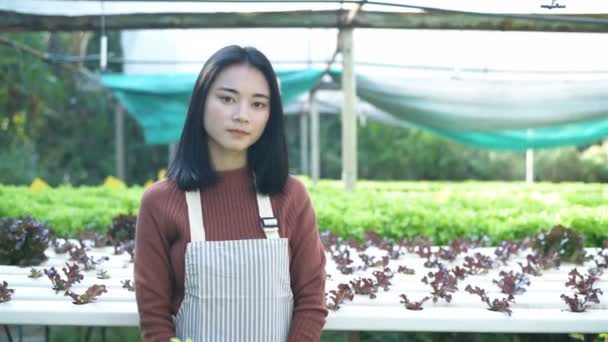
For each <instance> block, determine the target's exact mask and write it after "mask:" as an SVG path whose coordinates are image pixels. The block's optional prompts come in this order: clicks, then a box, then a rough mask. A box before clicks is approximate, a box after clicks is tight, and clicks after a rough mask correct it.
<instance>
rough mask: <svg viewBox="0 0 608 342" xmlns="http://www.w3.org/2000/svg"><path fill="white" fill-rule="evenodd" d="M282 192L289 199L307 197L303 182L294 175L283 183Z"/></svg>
mask: <svg viewBox="0 0 608 342" xmlns="http://www.w3.org/2000/svg"><path fill="white" fill-rule="evenodd" d="M283 192H284V193H285V195H287V196H289V197H292V196H295V197H302V196H304V197H308V191H306V185H304V182H302V181H301V180H300V179H299V178H298V177H296V176H294V175H289V176H287V181H286V182H285V189H284V190H283Z"/></svg>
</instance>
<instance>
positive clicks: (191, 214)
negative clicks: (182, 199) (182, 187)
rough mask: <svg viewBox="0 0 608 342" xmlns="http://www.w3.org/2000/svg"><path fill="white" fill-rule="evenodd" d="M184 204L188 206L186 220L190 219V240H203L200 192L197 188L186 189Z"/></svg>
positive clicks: (203, 229) (203, 230) (203, 228)
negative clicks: (192, 189)
mask: <svg viewBox="0 0 608 342" xmlns="http://www.w3.org/2000/svg"><path fill="white" fill-rule="evenodd" d="M186 204H187V206H188V220H190V241H191V242H196V241H205V227H204V225H203V208H202V207H201V194H200V192H199V191H198V189H196V190H194V191H186Z"/></svg>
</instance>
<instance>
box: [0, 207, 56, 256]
mask: <svg viewBox="0 0 608 342" xmlns="http://www.w3.org/2000/svg"><path fill="white" fill-rule="evenodd" d="M50 240H51V231H50V229H49V228H48V227H47V225H46V223H44V222H39V221H36V220H34V219H33V218H32V217H31V216H24V217H20V218H17V219H14V218H10V217H7V218H4V219H0V265H16V266H30V265H40V264H41V263H42V262H43V261H45V260H46V259H47V256H46V255H45V254H44V251H45V250H46V249H47V248H48V246H49V242H50Z"/></svg>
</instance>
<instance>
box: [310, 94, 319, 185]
mask: <svg viewBox="0 0 608 342" xmlns="http://www.w3.org/2000/svg"><path fill="white" fill-rule="evenodd" d="M316 94H317V92H316V91H313V92H311V93H310V97H309V98H308V102H309V108H310V142H311V149H310V156H311V160H312V163H311V164H312V168H311V176H312V182H313V184H314V185H317V183H318V182H319V178H320V174H321V172H320V170H321V162H320V161H321V155H320V149H319V146H320V139H321V132H320V126H319V107H318V106H317V101H316V100H315V96H316Z"/></svg>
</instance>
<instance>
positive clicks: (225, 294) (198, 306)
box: [175, 193, 293, 342]
mask: <svg viewBox="0 0 608 342" xmlns="http://www.w3.org/2000/svg"><path fill="white" fill-rule="evenodd" d="M196 195H197V196H196V197H195V196H194V195H193V196H191V197H190V196H188V197H190V199H189V200H187V201H188V211H190V210H191V208H192V207H196V206H197V204H198V206H200V196H199V195H198V193H197V194H196ZM188 197H187V198H188ZM192 199H198V200H197V201H192ZM268 204H269V203H268ZM262 206H263V205H260V203H258V207H262ZM196 211H197V209H194V210H193V212H194V213H193V214H194V215H197V214H198V213H196ZM201 212H202V211H201ZM190 217H193V216H190ZM190 227H191V230H193V229H203V230H204V227H203V225H202V220H198V223H195V222H190ZM194 236H199V237H201V236H202V238H203V239H204V232H203V233H202V234H194ZM185 262H186V264H185V266H186V274H185V293H184V300H183V302H182V304H181V306H180V309H179V312H178V314H177V316H176V317H175V324H176V333H177V336H178V337H180V338H182V339H185V338H192V339H193V341H195V342H198V341H260V342H266V341H269V342H270V341H277V342H284V341H286V340H287V336H288V334H289V328H290V324H291V316H292V310H293V295H292V292H291V286H290V276H289V254H288V240H287V239H286V238H279V237H278V235H277V238H268V239H255V240H233V241H204V240H202V241H192V242H190V243H189V244H188V246H187V247H186V260H185Z"/></svg>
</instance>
